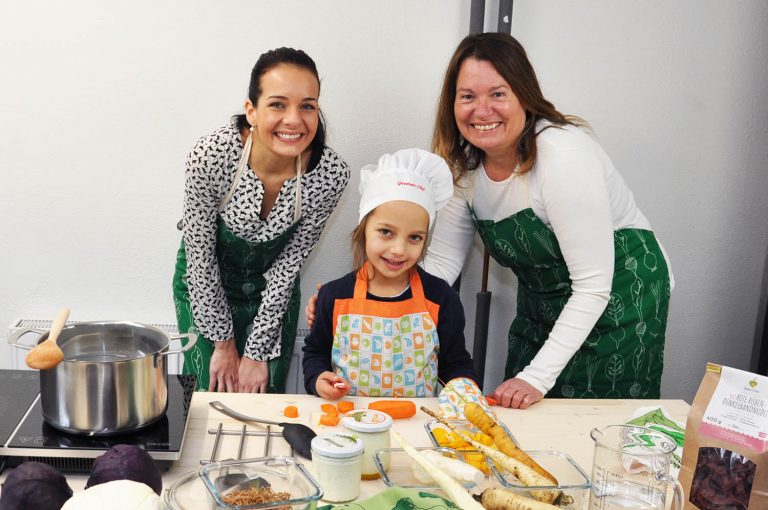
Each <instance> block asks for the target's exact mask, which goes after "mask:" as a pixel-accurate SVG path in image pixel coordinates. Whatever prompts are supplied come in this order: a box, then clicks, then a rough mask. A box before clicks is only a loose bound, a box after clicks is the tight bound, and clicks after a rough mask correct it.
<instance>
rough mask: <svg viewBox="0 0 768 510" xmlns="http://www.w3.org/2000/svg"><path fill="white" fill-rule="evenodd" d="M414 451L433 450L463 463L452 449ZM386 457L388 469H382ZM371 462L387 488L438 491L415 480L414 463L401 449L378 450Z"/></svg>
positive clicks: (466, 484)
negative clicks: (396, 487) (387, 457)
mask: <svg viewBox="0 0 768 510" xmlns="http://www.w3.org/2000/svg"><path fill="white" fill-rule="evenodd" d="M416 450H420V451H424V450H434V451H437V452H440V453H442V454H443V455H446V456H448V457H451V458H453V459H458V460H460V461H462V462H464V455H463V454H462V453H461V452H458V451H456V450H454V449H452V448H444V447H434V448H433V447H423V448H416ZM386 456H389V459H390V461H389V469H386V468H385V467H384V465H385V462H384V458H385V457H386ZM373 460H374V463H375V464H376V469H378V470H379V473H380V474H381V480H382V481H383V482H384V483H385V484H386V486H387V487H393V486H395V485H397V486H398V487H403V488H406V489H418V490H428V491H434V490H440V486H439V485H437V484H436V483H434V482H431V483H424V482H422V481H420V480H419V479H418V478H416V475H414V473H413V464H414V461H413V460H412V459H411V457H410V456H409V455H408V454H407V453H405V451H404V450H403V449H402V448H382V449H380V450H376V453H374V455H373ZM486 480H487V476H486ZM463 485H464V488H465V489H473V488H474V487H475V486H476V484H474V483H472V482H467V483H465V484H463Z"/></svg>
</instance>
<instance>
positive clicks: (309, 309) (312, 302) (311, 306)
mask: <svg viewBox="0 0 768 510" xmlns="http://www.w3.org/2000/svg"><path fill="white" fill-rule="evenodd" d="M322 286H323V284H322V283H318V284H317V290H318V292H319V291H320V287H322ZM316 308H317V294H314V295H313V296H312V297H311V298H309V301H308V302H307V306H305V307H304V315H306V317H307V327H308V328H309V329H312V325H313V324H314V323H315V309H316Z"/></svg>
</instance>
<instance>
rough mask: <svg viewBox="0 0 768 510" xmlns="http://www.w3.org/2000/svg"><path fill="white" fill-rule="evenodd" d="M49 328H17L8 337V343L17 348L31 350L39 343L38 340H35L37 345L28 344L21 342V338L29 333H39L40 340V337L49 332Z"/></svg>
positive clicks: (38, 338)
mask: <svg viewBox="0 0 768 510" xmlns="http://www.w3.org/2000/svg"><path fill="white" fill-rule="evenodd" d="M47 332H48V330H46V329H35V328H21V329H19V330H16V331H14V332H13V334H11V335H10V336H9V337H8V343H9V344H10V345H12V346H14V347H16V348H17V349H24V350H25V351H30V350H32V348H33V347H34V346H35V345H37V342H35V345H27V344H23V343H21V342H19V339H20V338H21V337H23V336H24V335H26V334H27V333H39V335H38V337H37V340H38V341H39V340H40V337H42V336H43V335H44V334H45V333H47Z"/></svg>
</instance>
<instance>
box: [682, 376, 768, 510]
mask: <svg viewBox="0 0 768 510" xmlns="http://www.w3.org/2000/svg"><path fill="white" fill-rule="evenodd" d="M680 482H681V483H682V484H683V488H684V490H685V500H686V501H685V509H686V510H764V509H768V377H764V376H760V375H756V374H752V373H750V372H745V371H743V370H737V369H735V368H729V367H723V366H720V365H716V364H714V363H708V364H707V371H706V373H705V374H704V379H703V380H702V382H701V385H700V386H699V391H698V392H697V393H696V398H695V399H694V401H693V406H692V407H691V411H690V412H689V413H688V423H687V425H686V429H685V445H684V447H683V465H682V467H681V468H680Z"/></svg>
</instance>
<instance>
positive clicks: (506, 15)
mask: <svg viewBox="0 0 768 510" xmlns="http://www.w3.org/2000/svg"><path fill="white" fill-rule="evenodd" d="M513 2H514V0H499V23H498V25H497V28H496V31H497V32H504V33H505V34H511V33H512V5H513Z"/></svg>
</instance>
